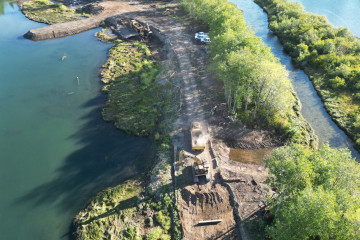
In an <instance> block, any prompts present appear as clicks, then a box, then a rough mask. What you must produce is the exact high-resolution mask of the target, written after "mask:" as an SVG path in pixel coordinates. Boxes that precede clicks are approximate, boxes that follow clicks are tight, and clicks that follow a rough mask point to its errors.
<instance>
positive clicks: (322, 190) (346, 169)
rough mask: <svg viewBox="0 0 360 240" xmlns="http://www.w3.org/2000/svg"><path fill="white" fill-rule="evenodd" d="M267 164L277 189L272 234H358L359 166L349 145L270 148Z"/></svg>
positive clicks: (278, 237) (297, 236)
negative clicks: (345, 146)
mask: <svg viewBox="0 0 360 240" xmlns="http://www.w3.org/2000/svg"><path fill="white" fill-rule="evenodd" d="M266 167H268V168H269V173H270V174H271V175H270V177H269V178H268V180H267V183H268V184H269V185H270V186H271V187H272V188H273V189H275V191H276V193H277V195H275V196H273V199H271V200H269V206H270V213H271V214H272V216H273V218H274V220H273V222H272V224H271V225H270V226H268V227H267V229H266V232H267V234H268V237H270V239H274V240H281V239H284V240H285V239H339V240H340V239H349V240H350V239H360V235H359V230H360V228H359V226H360V203H359V201H358V199H359V197H360V165H359V164H358V163H357V162H356V161H355V160H354V159H352V157H351V153H350V151H349V150H347V149H340V150H339V149H332V148H330V147H329V146H328V145H326V144H325V145H322V146H321V147H320V148H319V150H317V151H314V150H312V149H308V148H306V147H304V146H300V145H290V146H287V147H282V148H278V149H276V150H274V151H273V152H272V156H271V157H270V158H268V159H267V160H266Z"/></svg>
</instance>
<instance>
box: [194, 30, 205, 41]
mask: <svg viewBox="0 0 360 240" xmlns="http://www.w3.org/2000/svg"><path fill="white" fill-rule="evenodd" d="M204 36H207V34H206V33H204V32H198V33H195V39H196V40H201V39H202V38H203V37H204Z"/></svg>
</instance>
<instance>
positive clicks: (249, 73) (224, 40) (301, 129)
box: [182, 0, 314, 144]
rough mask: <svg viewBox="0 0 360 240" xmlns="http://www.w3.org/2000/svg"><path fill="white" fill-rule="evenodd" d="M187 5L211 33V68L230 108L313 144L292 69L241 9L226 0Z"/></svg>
mask: <svg viewBox="0 0 360 240" xmlns="http://www.w3.org/2000/svg"><path fill="white" fill-rule="evenodd" d="M182 5H183V7H184V9H185V10H186V11H187V12H188V13H189V15H190V16H192V17H193V18H194V19H195V20H196V21H198V22H199V23H200V24H202V25H203V26H206V27H208V28H209V36H210V37H211V40H212V42H211V45H210V53H209V57H210V69H211V70H212V72H213V73H215V74H216V75H217V76H218V77H219V78H220V79H221V80H222V81H223V82H224V95H225V98H226V102H227V106H228V109H229V112H230V113H231V114H234V115H235V114H236V115H237V116H238V117H239V118H240V119H241V120H242V121H243V122H245V123H249V124H257V125H265V126H270V127H273V128H277V129H281V130H283V131H285V132H286V133H287V134H288V135H289V136H290V138H291V141H295V142H302V143H304V142H306V143H307V144H311V143H310V142H311V139H313V138H314V137H313V136H309V135H308V134H309V132H312V129H311V127H310V126H309V125H308V124H307V123H306V122H305V121H304V120H303V119H302V117H301V115H300V107H299V105H298V104H299V103H298V99H297V97H296V95H295V93H294V91H293V88H292V85H291V82H290V80H289V78H288V72H287V71H286V70H285V68H284V67H283V66H282V65H281V64H280V62H279V60H278V59H277V58H275V57H274V56H273V54H272V53H271V51H270V48H269V47H267V46H265V45H264V43H263V42H262V40H261V39H260V38H258V37H256V36H255V35H254V33H253V31H252V30H251V29H250V28H249V27H247V26H246V24H245V21H244V18H243V16H242V13H241V11H240V10H239V9H237V7H236V6H235V5H234V4H231V3H229V2H228V1H226V0H183V1H182Z"/></svg>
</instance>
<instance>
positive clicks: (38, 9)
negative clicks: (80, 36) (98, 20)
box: [21, 0, 89, 24]
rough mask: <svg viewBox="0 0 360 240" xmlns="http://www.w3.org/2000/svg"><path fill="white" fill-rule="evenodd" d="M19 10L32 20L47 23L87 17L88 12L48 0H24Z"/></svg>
mask: <svg viewBox="0 0 360 240" xmlns="http://www.w3.org/2000/svg"><path fill="white" fill-rule="evenodd" d="M21 10H22V12H23V13H24V14H25V16H26V17H27V18H29V19H31V20H33V21H36V22H42V23H47V24H55V23H63V22H70V21H75V20H80V19H82V18H83V17H88V16H89V15H88V14H83V13H78V12H76V11H75V9H70V8H68V7H66V6H65V5H63V4H61V3H50V2H49V1H48V0H35V1H28V2H24V3H23V4H22V5H21Z"/></svg>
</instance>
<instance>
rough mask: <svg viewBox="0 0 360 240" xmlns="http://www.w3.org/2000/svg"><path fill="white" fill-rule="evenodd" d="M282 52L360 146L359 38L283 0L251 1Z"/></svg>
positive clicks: (298, 5) (297, 5) (321, 17)
mask: <svg viewBox="0 0 360 240" xmlns="http://www.w3.org/2000/svg"><path fill="white" fill-rule="evenodd" d="M255 2H256V3H257V4H259V5H260V6H261V7H263V8H264V9H265V10H266V11H267V13H268V16H269V28H270V29H271V30H272V31H274V33H275V34H276V35H277V36H278V37H279V39H280V41H281V42H282V43H283V45H284V49H285V51H287V52H288V53H289V55H290V56H291V57H292V58H293V60H294V61H295V62H296V63H297V64H298V65H299V66H301V67H303V68H304V70H305V72H306V73H307V74H308V75H309V77H310V78H311V79H312V81H313V83H314V85H315V87H316V89H317V91H318V92H319V93H320V95H321V96H322V98H323V100H324V104H325V107H326V108H327V110H328V112H329V113H330V114H331V116H332V117H333V119H334V120H335V121H336V122H337V123H338V125H339V126H340V127H342V128H343V129H345V130H346V131H347V132H348V133H349V134H350V135H351V137H352V138H354V140H355V141H356V143H357V148H358V149H359V146H360V114H359V113H360V110H359V105H360V92H359V90H360V41H359V39H358V38H356V37H354V36H353V35H352V34H351V33H350V32H349V30H348V29H347V28H335V27H333V26H332V25H331V24H329V22H328V21H327V19H326V18H325V17H324V16H320V15H316V14H312V13H307V12H305V11H304V8H303V7H302V5H301V4H299V3H293V2H288V1H287V0H255Z"/></svg>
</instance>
